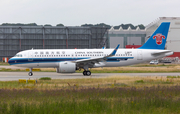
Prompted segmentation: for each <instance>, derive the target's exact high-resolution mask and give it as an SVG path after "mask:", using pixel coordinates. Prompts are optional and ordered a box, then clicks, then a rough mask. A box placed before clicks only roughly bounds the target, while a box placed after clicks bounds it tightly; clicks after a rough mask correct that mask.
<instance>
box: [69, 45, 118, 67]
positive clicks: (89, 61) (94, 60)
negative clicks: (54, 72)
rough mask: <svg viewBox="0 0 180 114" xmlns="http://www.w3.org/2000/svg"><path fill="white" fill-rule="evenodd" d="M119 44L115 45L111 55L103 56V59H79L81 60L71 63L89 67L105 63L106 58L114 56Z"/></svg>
mask: <svg viewBox="0 0 180 114" xmlns="http://www.w3.org/2000/svg"><path fill="white" fill-rule="evenodd" d="M119 46H120V44H118V45H117V47H116V48H115V49H114V50H113V51H112V53H111V54H109V55H108V56H104V57H94V58H89V59H81V60H77V61H72V62H74V63H77V64H80V65H82V66H83V65H84V64H90V65H94V64H95V63H99V62H103V61H106V59H107V57H112V56H114V55H115V54H116V52H117V50H118V48H119Z"/></svg>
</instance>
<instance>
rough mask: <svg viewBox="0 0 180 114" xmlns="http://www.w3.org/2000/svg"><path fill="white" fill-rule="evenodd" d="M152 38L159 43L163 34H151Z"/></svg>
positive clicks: (163, 37)
mask: <svg viewBox="0 0 180 114" xmlns="http://www.w3.org/2000/svg"><path fill="white" fill-rule="evenodd" d="M153 39H156V44H157V45H161V44H162V41H163V39H165V36H164V35H162V34H160V33H158V34H156V35H154V36H153Z"/></svg>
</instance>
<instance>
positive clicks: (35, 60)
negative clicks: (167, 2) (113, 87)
mask: <svg viewBox="0 0 180 114" xmlns="http://www.w3.org/2000/svg"><path fill="white" fill-rule="evenodd" d="M133 58H134V57H108V58H107V60H106V61H107V62H119V61H124V60H128V59H133ZM80 59H90V58H43V59H42V58H33V60H32V61H29V58H22V59H21V58H12V59H10V60H9V61H8V62H9V64H10V65H16V64H29V63H52V62H62V61H76V60H80Z"/></svg>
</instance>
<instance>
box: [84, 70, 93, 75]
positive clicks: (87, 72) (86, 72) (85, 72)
mask: <svg viewBox="0 0 180 114" xmlns="http://www.w3.org/2000/svg"><path fill="white" fill-rule="evenodd" d="M83 75H84V76H90V75H91V71H86V70H85V71H84V72H83Z"/></svg>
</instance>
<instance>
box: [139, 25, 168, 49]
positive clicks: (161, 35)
mask: <svg viewBox="0 0 180 114" xmlns="http://www.w3.org/2000/svg"><path fill="white" fill-rule="evenodd" d="M169 26H170V22H163V23H161V25H160V26H159V27H158V28H157V29H156V31H155V32H154V33H153V34H152V35H151V37H150V38H149V39H148V40H147V42H146V43H145V44H144V45H143V46H141V47H140V48H138V49H162V50H163V49H164V48H165V44H166V39H167V35H168V31H169Z"/></svg>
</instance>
